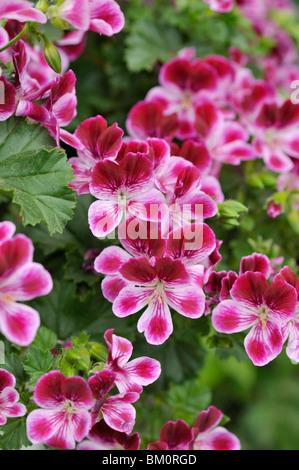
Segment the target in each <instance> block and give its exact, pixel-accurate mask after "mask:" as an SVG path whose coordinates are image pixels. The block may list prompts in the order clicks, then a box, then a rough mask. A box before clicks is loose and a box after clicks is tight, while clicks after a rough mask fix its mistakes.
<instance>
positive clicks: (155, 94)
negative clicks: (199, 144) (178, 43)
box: [146, 57, 218, 139]
mask: <svg viewBox="0 0 299 470" xmlns="http://www.w3.org/2000/svg"><path fill="white" fill-rule="evenodd" d="M217 80H218V75H217V73H216V71H215V69H214V68H213V67H212V66H211V65H210V64H209V63H207V62H206V61H204V60H203V59H194V60H189V59H187V58H185V57H177V58H175V59H172V60H170V61H169V62H167V63H166V64H164V65H163V66H162V68H161V71H160V74H159V82H160V86H158V87H154V88H152V89H151V90H150V91H149V92H148V94H147V96H146V101H152V102H158V103H159V102H160V103H161V104H162V105H163V113H164V115H165V116H169V115H171V114H176V116H177V119H178V122H179V129H178V130H177V132H176V137H178V138H180V139H186V138H188V137H194V136H195V135H196V133H195V132H194V128H193V126H194V121H195V107H196V104H197V102H198V100H199V99H200V97H202V96H203V94H207V93H209V91H211V90H215V89H216V85H217Z"/></svg>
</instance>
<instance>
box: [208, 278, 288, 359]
mask: <svg viewBox="0 0 299 470" xmlns="http://www.w3.org/2000/svg"><path fill="white" fill-rule="evenodd" d="M230 297H231V299H227V300H223V301H222V302H220V304H219V305H217V306H216V308H215V309H214V311H213V313H212V324H213V326H214V328H215V329H216V331H219V332H221V333H227V334H230V333H237V332H241V331H244V330H247V329H249V328H250V331H249V333H248V334H247V336H246V337H245V342H244V345H245V350H246V352H247V354H248V356H249V357H250V359H251V360H252V362H253V363H254V365H257V366H263V365H266V364H268V363H269V362H270V361H272V360H273V359H275V358H276V357H277V356H278V355H279V354H280V352H281V350H282V347H283V337H282V332H281V327H282V325H283V324H284V323H286V322H287V321H289V320H291V319H292V318H293V317H294V314H295V309H296V302H297V293H296V290H295V288H294V287H293V286H290V285H289V284H287V283H286V282H284V281H282V280H280V279H275V280H274V281H273V282H272V284H271V285H269V284H268V282H267V280H266V277H265V276H264V275H263V274H262V273H260V272H250V271H248V272H245V273H244V274H241V275H240V276H239V277H238V278H237V279H236V280H235V282H234V284H233V287H232V288H231V290H230Z"/></svg>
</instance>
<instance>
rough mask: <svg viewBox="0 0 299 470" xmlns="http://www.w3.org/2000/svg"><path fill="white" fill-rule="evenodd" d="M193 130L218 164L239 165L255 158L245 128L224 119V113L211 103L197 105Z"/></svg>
mask: <svg viewBox="0 0 299 470" xmlns="http://www.w3.org/2000/svg"><path fill="white" fill-rule="evenodd" d="M194 128H195V130H196V131H197V132H198V134H199V136H200V137H201V138H202V139H203V140H204V142H205V144H206V146H207V149H208V151H209V154H210V155H211V157H212V158H213V159H214V160H215V161H216V162H218V163H229V164H230V165H239V164H240V163H241V161H243V160H252V159H253V158H254V157H255V155H254V152H253V148H252V146H251V145H250V143H249V133H248V131H247V130H246V128H245V127H244V126H242V124H241V123H240V122H238V121H232V120H228V119H226V116H225V113H224V112H223V111H222V110H221V109H220V108H217V107H216V106H215V105H214V104H213V103H212V102H211V101H208V100H204V101H202V102H201V103H200V104H198V105H197V107H196V118H195V124H194Z"/></svg>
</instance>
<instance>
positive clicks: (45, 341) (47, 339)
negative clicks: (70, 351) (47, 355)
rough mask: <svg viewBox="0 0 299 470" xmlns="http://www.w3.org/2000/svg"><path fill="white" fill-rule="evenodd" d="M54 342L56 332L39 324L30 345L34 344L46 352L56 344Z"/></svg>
mask: <svg viewBox="0 0 299 470" xmlns="http://www.w3.org/2000/svg"><path fill="white" fill-rule="evenodd" d="M56 343H57V336H56V334H55V333H54V332H53V331H51V330H49V329H48V328H46V327H45V326H41V327H40V328H39V330H38V332H37V334H36V336H35V338H34V341H33V343H31V347H32V346H34V347H35V348H37V349H41V350H42V351H43V352H46V351H50V350H51V349H52V348H54V347H55V346H56Z"/></svg>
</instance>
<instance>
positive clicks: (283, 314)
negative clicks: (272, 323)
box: [264, 278, 297, 322]
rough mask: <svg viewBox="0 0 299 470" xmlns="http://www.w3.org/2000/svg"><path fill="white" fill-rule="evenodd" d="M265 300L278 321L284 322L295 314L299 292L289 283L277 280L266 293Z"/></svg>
mask: <svg viewBox="0 0 299 470" xmlns="http://www.w3.org/2000/svg"><path fill="white" fill-rule="evenodd" d="M264 300H265V304H266V305H267V307H269V309H270V310H271V312H272V313H273V314H274V315H275V318H276V320H278V321H279V322H283V321H286V320H289V319H290V318H292V317H293V316H294V314H295V309H296V304H297V291H296V289H295V288H294V287H293V286H291V285H290V284H288V283H287V282H285V281H282V280H280V279H278V278H276V279H275V280H274V281H273V282H272V284H271V285H270V286H268V288H267V290H266V291H265V292H264Z"/></svg>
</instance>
